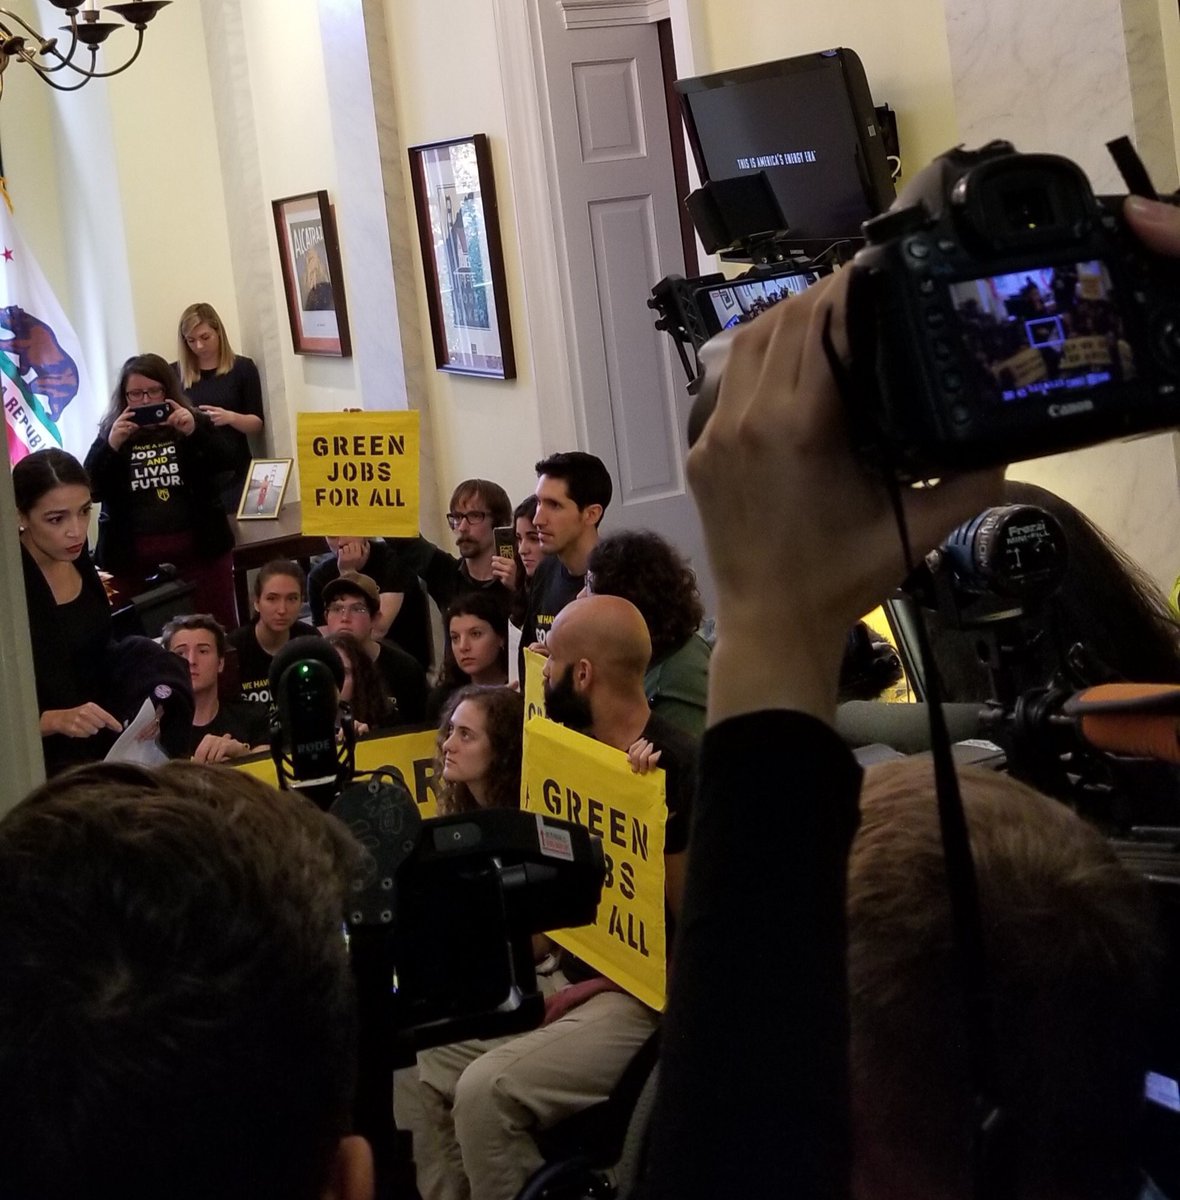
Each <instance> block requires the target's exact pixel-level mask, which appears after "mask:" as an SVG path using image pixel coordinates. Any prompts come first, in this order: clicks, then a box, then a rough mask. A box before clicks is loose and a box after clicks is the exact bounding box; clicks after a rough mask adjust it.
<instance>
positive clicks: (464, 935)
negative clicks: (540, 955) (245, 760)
mask: <svg viewBox="0 0 1180 1200" xmlns="http://www.w3.org/2000/svg"><path fill="white" fill-rule="evenodd" d="M343 680H344V669H343V665H342V664H341V661H340V659H339V657H338V655H337V654H336V652H335V650H334V649H333V648H332V647H331V646H329V645H328V644H327V643H326V642H324V640H323V639H322V638H319V637H304V638H292V639H291V641H289V642H288V643H287V645H286V646H285V647H283V649H282V650H280V651H279V653H278V654H276V655H275V657H274V660H273V662H272V664H271V670H270V684H271V692H272V695H273V696H274V697H275V700H276V703H277V706H278V715H277V717H276V718H275V719H274V721H273V722H272V725H271V756H272V758H273V760H274V763H275V770H276V773H277V776H278V779H279V783H280V786H282V787H283V788H284V789H290V790H292V791H296V792H299V793H300V794H302V795H304V796H305V797H306V798H307V799H309V800H311V801H313V802H314V803H316V804H317V805H318V806H319V807H320V808H322V809H324V810H326V811H328V812H330V813H331V814H332V815H333V816H334V817H337V818H338V819H339V820H341V821H343V822H344V824H345V825H347V826H348V828H349V830H350V831H351V832H352V834H353V836H354V837H355V839H356V841H357V842H358V843H359V845H360V847H361V849H362V853H361V856H360V858H359V861H358V863H357V866H356V869H355V871H354V875H353V879H352V888H351V893H350V899H349V902H348V905H347V912H345V913H344V914H342V916H343V919H344V923H345V926H346V929H347V932H348V938H349V952H350V957H351V959H352V965H353V972H354V974H355V976H356V979H357V993H358V1009H359V1017H360V1021H359V1024H360V1045H359V1056H358V1057H359V1062H360V1078H359V1080H358V1090H357V1103H356V1112H355V1119H356V1126H357V1129H358V1131H359V1132H362V1133H364V1134H365V1135H366V1136H367V1137H368V1138H369V1140H370V1142H371V1143H373V1145H374V1149H375V1151H376V1155H377V1160H378V1182H379V1185H381V1186H380V1193H381V1195H382V1197H385V1196H386V1195H388V1187H387V1186H385V1184H386V1182H387V1180H388V1178H389V1176H390V1165H389V1164H390V1163H391V1161H392V1160H393V1158H394V1157H395V1152H394V1149H393V1145H392V1140H391V1139H392V1138H393V1134H394V1123H393V1113H392V1108H391V1103H392V1096H393V1077H392V1073H393V1070H394V1068H395V1067H401V1066H408V1065H410V1064H412V1063H413V1062H414V1057H415V1054H416V1053H417V1051H419V1050H422V1049H426V1048H428V1047H430V1046H439V1045H444V1044H446V1043H449V1042H457V1041H462V1040H466V1039H468V1038H478V1037H497V1036H503V1035H505V1034H510V1033H521V1032H524V1031H525V1030H528V1029H533V1028H535V1027H536V1026H537V1025H539V1024H540V1023H541V1020H542V1017H543V1015H544V1000H543V998H542V996H541V994H540V992H539V991H538V988H537V978H536V971H535V969H534V958H533V949H532V935H533V934H535V933H541V932H543V931H545V930H549V929H565V928H572V927H577V926H579V925H586V924H589V923H590V922H592V921H593V920H594V917H595V913H596V911H597V908H598V902H599V898H600V896H601V892H602V884H603V880H604V878H605V875H606V869H605V858H604V855H603V850H602V842H601V839H599V838H597V837H593V836H592V835H591V834H590V833H589V831H588V830H587V829H585V828H584V827H583V826H580V825H575V824H572V823H571V822H568V821H561V820H558V819H556V818H552V817H548V816H541V815H537V814H532V813H525V812H518V811H515V810H491V809H489V810H481V811H479V812H468V813H462V814H457V815H454V816H447V817H436V818H432V819H429V820H423V819H422V817H421V815H420V813H419V811H418V805H417V802H416V801H415V799H414V797H413V795H412V794H411V792H410V790H409V788H408V787H407V786H406V783H405V780H404V779H403V778H402V776H401V773H400V772H399V771H398V770H397V769H396V768H394V767H381V768H379V769H377V770H375V771H373V772H372V773H371V774H370V776H369V778H368V779H367V780H356V779H355V775H356V769H355V766H356V763H355V752H354V740H355V739H354V730H353V722H352V717H351V714H350V712H349V710H348V706H347V705H342V704H341V703H340V700H339V690H340V687H341V686H342V684H343Z"/></svg>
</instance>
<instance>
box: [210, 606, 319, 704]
mask: <svg viewBox="0 0 1180 1200" xmlns="http://www.w3.org/2000/svg"><path fill="white" fill-rule="evenodd" d="M319 632H320V631H319V630H318V629H316V627H315V626H314V625H308V624H307V622H306V621H296V622H295V624H294V625H292V626H291V636H292V637H293V638H297V637H318V636H319ZM229 644H230V645H231V646H233V648H234V649H235V650H236V651H237V652H238V697H239V699H241V700H248V701H252V702H255V703H259V704H266V705H273V703H274V697H273V696H272V695H271V692H270V664H271V662H272V661H273V659H274V655H273V654H268V653H267V652H266V651H265V650H264V649H263V648H262V647H261V646H260V645H259V644H258V638H257V637H256V636H255V634H254V625H253V624H250V625H242V626H241V627H240V628H238V629H235V630H234V631H233V633H231V634H230V635H229Z"/></svg>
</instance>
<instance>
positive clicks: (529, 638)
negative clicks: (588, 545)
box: [520, 555, 586, 678]
mask: <svg viewBox="0 0 1180 1200" xmlns="http://www.w3.org/2000/svg"><path fill="white" fill-rule="evenodd" d="M585 583H586V576H585V575H571V574H570V572H569V571H567V570H566V568H565V565H564V564H563V563H562V561H561V559H560V558H558V557H557V555H552V556H551V557H549V558H543V559H542V560H541V564H540V566H538V567H537V570H536V573H535V574H534V575H533V582H532V584H531V586H530V587H529V604H528V608H527V609H526V610H525V614H524V624H523V625H522V626H521V627H520V644H521V646H522V647H527V646H531V645H532V644H533V643H534V642H542V643H543V642H544V641H545V640H546V639H547V638H548V637H549V630H550V629H552V628H553V618H554V617H556V616H557V614H558V613H559V612H561V610H562V609H563V608H565V606H566V605H567V604H569V602H570V601H571V600H575V599H577V595H578V593H579V592H580V591H581V590H582V588H583V587H584V586H585ZM522 658H523V655H522ZM523 677H524V676H523V672H522V675H521V678H523Z"/></svg>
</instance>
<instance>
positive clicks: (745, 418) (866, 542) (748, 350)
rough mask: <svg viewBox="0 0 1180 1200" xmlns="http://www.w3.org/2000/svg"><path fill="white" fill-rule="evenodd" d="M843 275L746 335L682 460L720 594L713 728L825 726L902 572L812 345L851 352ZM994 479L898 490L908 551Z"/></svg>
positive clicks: (886, 507)
mask: <svg viewBox="0 0 1180 1200" xmlns="http://www.w3.org/2000/svg"><path fill="white" fill-rule="evenodd" d="M848 279H849V273H848V272H847V271H844V272H841V273H840V274H838V275H835V276H832V277H830V278H828V279H825V280H823V281H821V282H820V283H818V284H816V285H815V286H814V287H812V288H810V289H809V290H808V291H806V292H804V293H803V294H802V295H800V296H797V297H794V298H793V299H791V300H789V301H786V302H785V303H782V304H779V305H778V306H776V307H775V308H773V309H771V310H770V311H769V312H768V313H766V314H765V315H763V316H761V317H759V318H758V319H757V320H756V321H753V322H751V323H750V324H749V325H747V326H744V327H742V328H741V329H740V330H739V331H738V333H737V335H736V336H735V338H734V341H733V345H732V349H731V353H730V356H729V361H728V365H727V366H726V369H725V374H724V376H723V378H722V382H721V390H720V395H719V397H718V401H717V407H716V410H715V411H714V413H713V415H712V417H711V418H710V420H709V422H708V424H707V425H706V426H705V429H704V432H703V434H702V435H701V437H700V440H699V441H698V442H697V444H696V445H695V447H694V448H693V450H692V451H691V452H690V454H689V458H688V471H689V479H690V482H691V484H692V489H693V493H694V496H695V499H696V503H697V507H698V509H699V510H700V514H701V521H702V524H703V525H704V530H705V538H706V542H707V545H708V550H709V558H710V561H711V563H712V566H713V572H714V576H715V578H716V583H717V589H718V642H717V647H716V650H715V652H714V655H713V659H712V665H711V668H710V692H709V721H710V723H711V724H715V723H717V722H718V721H720V720H723V719H724V718H726V717H730V716H736V715H737V714H739V713H744V712H753V711H757V710H759V709H765V708H791V709H795V710H798V711H802V712H809V713H812V714H813V715H815V716H818V717H820V718H821V719H824V720H831V719H832V716H833V715H834V712H835V704H836V680H837V677H838V673H839V663H840V655H841V652H842V648H843V644H844V639H845V636H846V633H847V630H848V628H849V627H850V626H851V625H852V624H853V622H855V621H856V620H857V618H859V617H861V616H863V615H864V613H865V612H867V611H868V610H869V609H871V608H872V607H873V606H874V605H876V604H877V603H879V602H880V600H881V599H882V597H883V596H885V595H886V594H887V593H888V591H889V590H890V589H891V588H893V587H895V586H896V585H897V584H898V583H899V582H900V581H901V579H902V577H903V575H904V571H905V567H904V563H903V557H902V551H901V545H900V541H899V538H898V534H897V530H896V528H895V522H894V515H893V509H892V506H891V502H890V498H889V492H888V489H887V487H886V485H885V483H884V482H883V481H882V480H881V479H880V478H877V477H874V476H873V475H871V474H870V473H869V472H868V471H867V470H866V469H865V467H864V466H863V464H862V463H861V461H860V460H859V459H858V458H857V457H856V455H855V454H854V452H853V450H852V448H851V445H850V441H849V436H848V428H847V424H846V419H845V412H844V406H843V403H842V400H841V397H840V394H839V392H838V390H837V387H836V383H835V380H834V379H833V377H832V373H831V370H830V368H829V366H828V362H827V359H826V356H825V354H824V349H823V345H822V337H823V331H824V328H825V325H828V324H830V329H831V337H832V341H833V343H834V345H835V348H836V351H837V353H839V354H840V355H841V356H843V355H845V354H846V353H847V344H846V340H845V330H844V305H845V296H846V292H847V287H848ZM1001 478H1002V472H1001V471H988V472H976V473H972V474H968V475H963V476H960V477H959V478H956V479H948V480H946V481H944V482H943V483H942V484H940V485H939V486H938V487H935V488H928V489H922V490H918V491H912V490H911V491H906V492H905V494H904V498H903V503H904V506H905V510H906V518H907V521H908V522H909V527H910V536H911V540H912V543H913V547H914V552H915V553H916V554H921V553H924V552H925V551H927V550H929V549H931V548H933V547H934V546H935V545H936V544H937V543H938V541H939V539H940V538H941V537H942V536H943V535H944V534H946V533H947V532H948V531H949V530H950V529H952V528H953V527H954V526H955V524H956V523H958V522H960V521H962V520H965V519H966V518H967V517H969V516H971V515H972V514H973V513H976V512H978V511H979V510H980V509H983V508H986V507H987V506H988V505H989V504H992V503H994V502H995V500H996V498H997V496H998V491H999V483H1000V480H1001Z"/></svg>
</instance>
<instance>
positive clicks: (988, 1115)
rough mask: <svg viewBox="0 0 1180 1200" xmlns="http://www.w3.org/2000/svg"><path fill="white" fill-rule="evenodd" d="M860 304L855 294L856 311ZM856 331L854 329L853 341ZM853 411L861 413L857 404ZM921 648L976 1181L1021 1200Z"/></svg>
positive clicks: (854, 319) (986, 1197) (974, 901)
mask: <svg viewBox="0 0 1180 1200" xmlns="http://www.w3.org/2000/svg"><path fill="white" fill-rule="evenodd" d="M852 302H853V297H852V296H851V295H850V305H851V304H852ZM863 316H864V314H863V312H861V310H860V307H859V305H858V306H856V307H855V309H854V310H853V311H850V312H849V320H850V324H853V323H855V324H856V325H857V326H858V329H857V332H858V333H859V335H860V337H861V339H862V343H861V345H860V347H859V349H858V351H857V352H856V354H857V355H860V356H863V357H864V358H866V359H867V360H868V361H875V357H872V356H870V354H867V353H866V351H870V350H871V349H872V347H871V346H870V345H868V344H866V342H865V340H864V339H866V338H867V339H868V342H869V343H871V342H874V341H875V331H872V330H871V329H868V328H866V327H865V322H864V319H863ZM831 323H832V313H831V311H830V310H829V311H828V314H827V317H826V319H825V321H824V328H823V333H822V335H821V342H822V345H823V350H824V355H825V357H826V358H827V361H828V367H829V369H830V370H831V372H832V376H833V378H834V379H835V382H836V385H837V387H838V389H839V391H840V393H841V395H842V397H843V398H844V400H845V402H846V404H847V403H848V402H849V401H850V400H851V401H855V399H856V396H857V394H858V386H859V384H858V380H857V379H856V378H854V377H853V373H852V371H851V370H850V369H849V367H848V365H847V364H846V363H845V362H843V361H842V359H841V358H840V355H839V354H838V353H837V351H836V347H835V345H834V343H833V342H832V338H831ZM851 333H852V330H851V329H850V335H851ZM850 411H852V412H857V411H859V406H857V405H855V403H854V404H853V406H852V407H851V409H850ZM883 475H884V479H885V486H886V488H887V490H888V493H889V500H890V504H891V505H892V507H893V515H894V520H895V521H896V523H897V532H898V536H899V537H900V539H901V548H902V554H903V557H904V559H905V565H906V572H907V574H913V572H914V571H915V569H916V567H917V563H916V562H915V560H914V554H913V549H912V547H911V543H910V535H909V526H908V524H907V522H906V517H905V506H904V504H903V503H902V492H901V485H900V484H899V483H898V482H897V478H896V473H895V472H893V471H891V470H888V469H887V468H886V469H885V470H884V471H883ZM915 635H916V636H915V642H916V649H917V652H918V658H919V660H920V661H921V663H922V666H923V670H924V672H925V679H926V691H927V696H926V699H927V711H928V713H929V720H930V750H931V755H932V757H933V760H934V781H935V791H936V795H937V797H938V823H939V830H940V833H941V837H942V849H943V858H944V861H945V863H946V886H947V896H948V899H949V901H950V910H951V924H952V934H953V939H954V948H955V956H956V958H957V960H958V965H959V974H960V980H961V986H962V990H963V1002H964V1003H963V1011H964V1022H965V1025H966V1030H965V1032H966V1039H967V1057H968V1063H967V1065H968V1070H969V1072H970V1078H971V1084H972V1090H973V1093H974V1110H975V1111H974V1122H973V1128H972V1131H971V1175H972V1193H973V1196H974V1200H1015V1196H1016V1178H1015V1164H1016V1155H1015V1145H1014V1133H1015V1131H1014V1129H1013V1128H1012V1122H1011V1118H1010V1115H1009V1113H1008V1111H1007V1109H1006V1108H1005V1107H1004V1106H1003V1104H1002V1103H1001V1094H1002V1093H1001V1086H1000V1080H999V1070H998V1065H997V1064H998V1062H999V1059H998V1053H997V1040H996V1030H995V1020H994V1012H993V1005H992V993H991V986H990V983H989V976H988V969H987V951H986V947H985V945H984V940H983V919H982V914H981V912H980V907H979V889H978V885H977V881H976V875H975V860H974V859H973V858H972V856H971V842H970V837H969V834H968V829H967V818H966V814H965V813H964V811H963V798H962V795H961V793H960V791H959V779H958V775H957V774H956V772H955V762H954V756H953V754H952V751H951V742H950V734H949V732H948V730H947V724H946V715H945V713H944V712H943V710H942V686H941V682H940V680H939V678H938V668H937V665H936V664H935V661H934V655H933V654H932V653H931V650H930V640H929V637H928V636H927V632H926V625H925V622H924V621H918V622H916V623H915Z"/></svg>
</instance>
